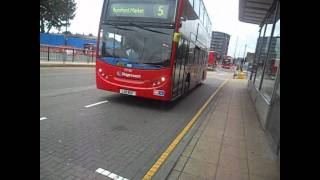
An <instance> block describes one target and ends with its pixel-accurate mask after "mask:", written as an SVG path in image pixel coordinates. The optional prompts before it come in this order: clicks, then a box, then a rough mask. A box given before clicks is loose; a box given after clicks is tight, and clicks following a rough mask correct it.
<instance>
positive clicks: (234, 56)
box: [233, 36, 239, 64]
mask: <svg viewBox="0 0 320 180" xmlns="http://www.w3.org/2000/svg"><path fill="white" fill-rule="evenodd" d="M238 38H239V37H238V36H237V41H236V47H235V49H234V54H233V64H234V60H235V58H236V52H237V46H238Z"/></svg>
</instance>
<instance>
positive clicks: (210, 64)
mask: <svg viewBox="0 0 320 180" xmlns="http://www.w3.org/2000/svg"><path fill="white" fill-rule="evenodd" d="M214 60H215V59H214V51H210V52H209V59H208V67H214V66H215V61H214Z"/></svg>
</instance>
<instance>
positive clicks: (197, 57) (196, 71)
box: [192, 46, 201, 87]
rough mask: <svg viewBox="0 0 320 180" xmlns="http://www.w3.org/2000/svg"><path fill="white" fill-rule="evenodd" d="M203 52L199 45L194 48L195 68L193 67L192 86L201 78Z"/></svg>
mask: <svg viewBox="0 0 320 180" xmlns="http://www.w3.org/2000/svg"><path fill="white" fill-rule="evenodd" d="M200 55H201V52H200V48H199V47H198V46H196V47H195V48H194V69H193V77H192V87H194V86H195V85H196V84H197V82H198V80H199V78H198V76H199V69H200V59H201V56H200Z"/></svg>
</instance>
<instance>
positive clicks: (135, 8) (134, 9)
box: [109, 3, 169, 19]
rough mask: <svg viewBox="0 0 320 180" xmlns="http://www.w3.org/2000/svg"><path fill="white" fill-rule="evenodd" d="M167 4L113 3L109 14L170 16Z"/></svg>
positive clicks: (163, 17)
mask: <svg viewBox="0 0 320 180" xmlns="http://www.w3.org/2000/svg"><path fill="white" fill-rule="evenodd" d="M168 9H169V6H168V5H167V4H152V3H112V4H111V5H110V8H109V15H110V16H113V17H119V16H120V17H144V18H162V19H167V18H168Z"/></svg>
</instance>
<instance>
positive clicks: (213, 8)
mask: <svg viewBox="0 0 320 180" xmlns="http://www.w3.org/2000/svg"><path fill="white" fill-rule="evenodd" d="M75 1H76V3H77V10H76V16H75V18H74V19H73V20H72V21H71V26H70V27H68V31H71V32H72V33H81V34H82V33H84V34H89V33H92V34H93V35H97V33H98V24H99V19H100V14H101V9H102V4H103V0H75ZM203 1H204V3H205V6H206V9H207V11H208V14H209V16H210V19H211V22H212V30H213V31H220V32H224V33H227V34H229V35H231V38H230V44H229V50H228V55H231V56H233V55H234V50H235V45H236V40H237V37H238V38H239V39H238V46H237V52H236V56H239V57H242V56H243V53H244V47H245V44H247V52H248V51H249V52H254V49H255V45H256V41H257V37H258V35H259V34H258V30H259V27H258V25H254V24H248V23H242V22H240V21H239V20H238V19H239V18H238V16H239V0H203ZM62 31H64V29H62ZM55 32H56V31H55Z"/></svg>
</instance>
